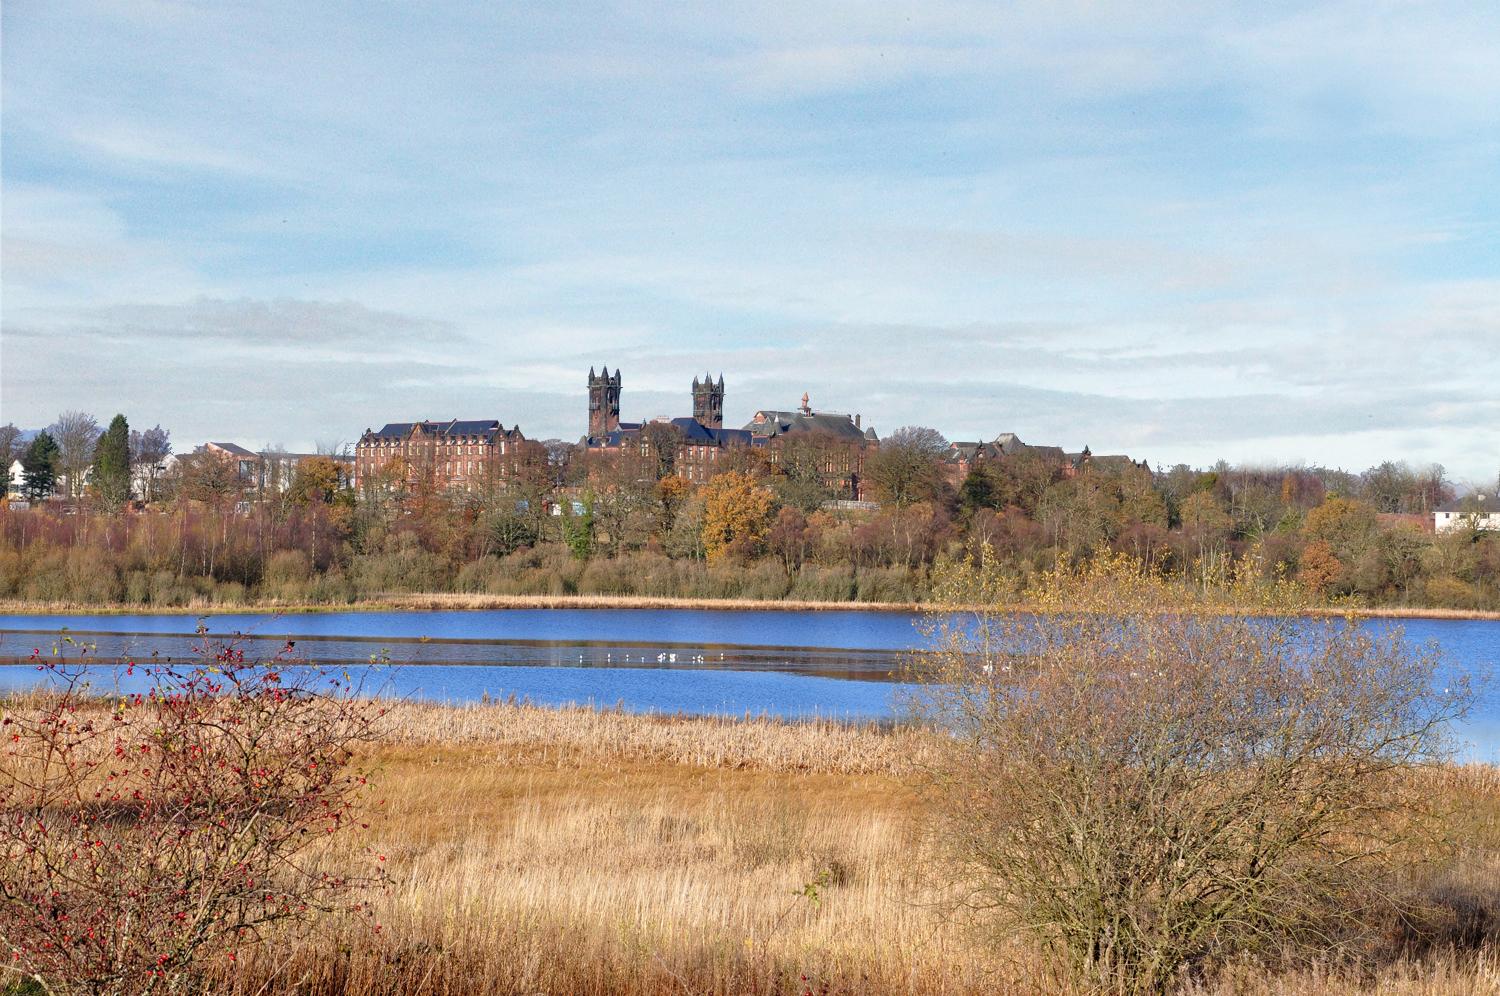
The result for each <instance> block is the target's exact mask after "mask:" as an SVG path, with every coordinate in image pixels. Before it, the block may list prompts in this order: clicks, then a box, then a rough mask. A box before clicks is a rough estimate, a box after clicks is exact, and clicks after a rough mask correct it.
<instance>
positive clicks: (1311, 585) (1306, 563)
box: [1297, 539, 1344, 596]
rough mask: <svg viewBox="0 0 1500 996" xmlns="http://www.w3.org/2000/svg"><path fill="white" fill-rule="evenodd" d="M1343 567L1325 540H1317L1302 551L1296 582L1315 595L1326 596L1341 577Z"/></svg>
mask: <svg viewBox="0 0 1500 996" xmlns="http://www.w3.org/2000/svg"><path fill="white" fill-rule="evenodd" d="M1343 574H1344V565H1343V564H1341V563H1339V558H1338V557H1336V556H1334V553H1333V547H1331V546H1329V545H1328V541H1327V540H1322V539H1317V540H1313V541H1312V542H1311V543H1309V544H1307V546H1305V547H1304V548H1303V549H1302V557H1301V560H1300V562H1299V563H1298V566H1297V580H1298V581H1300V582H1302V584H1303V585H1304V586H1305V587H1306V588H1307V589H1308V590H1309V591H1311V592H1312V593H1313V594H1315V595H1319V596H1322V595H1326V594H1328V593H1329V592H1330V591H1331V590H1333V587H1334V585H1336V584H1338V582H1339V579H1340V578H1341V577H1343Z"/></svg>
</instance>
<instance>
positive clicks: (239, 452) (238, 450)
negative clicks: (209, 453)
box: [209, 442, 260, 457]
mask: <svg viewBox="0 0 1500 996" xmlns="http://www.w3.org/2000/svg"><path fill="white" fill-rule="evenodd" d="M209 445H210V446H216V447H218V448H219V449H221V450H223V451H224V452H225V453H233V454H234V455H235V456H239V457H258V456H260V454H259V453H256V452H254V451H252V450H247V449H245V448H244V447H243V446H241V445H240V444H239V443H214V442H210V443H209Z"/></svg>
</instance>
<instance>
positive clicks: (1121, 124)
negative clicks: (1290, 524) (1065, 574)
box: [0, 0, 1500, 481]
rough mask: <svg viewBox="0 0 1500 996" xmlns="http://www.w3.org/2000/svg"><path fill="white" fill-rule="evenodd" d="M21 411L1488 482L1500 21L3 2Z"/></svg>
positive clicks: (1497, 238)
mask: <svg viewBox="0 0 1500 996" xmlns="http://www.w3.org/2000/svg"><path fill="white" fill-rule="evenodd" d="M3 18H4V21H3V29H4V35H3V49H0V68H3V86H4V90H3V124H0V128H3V135H0V138H3V143H4V144H3V171H0V172H3V177H0V178H3V206H0V210H3V219H0V220H3V250H4V261H3V263H4V268H3V271H0V291H3V301H0V389H3V390H0V420H6V421H15V422H17V423H18V424H21V425H23V426H34V425H40V424H43V423H45V422H48V421H51V420H52V418H53V417H55V415H56V413H57V412H58V411H60V410H62V409H65V408H84V409H87V410H91V411H93V412H95V413H96V414H98V415H99V416H100V417H101V418H107V417H108V416H109V415H111V414H113V412H115V411H116V410H121V411H124V412H125V413H126V414H127V415H128V416H129V417H130V418H131V419H132V422H133V423H135V424H141V423H144V424H147V425H149V424H152V423H155V422H161V423H162V424H164V425H166V426H167V427H169V428H171V429H172V430H173V434H174V439H175V440H176V442H177V444H178V446H179V448H185V447H187V446H190V445H192V444H195V443H197V442H201V441H203V440H205V439H209V438H213V439H230V440H236V441H240V442H242V443H246V444H249V445H260V444H266V443H279V444H282V445H287V446H291V447H305V446H311V445H313V444H315V443H318V442H337V441H350V440H353V439H354V438H356V437H357V436H358V434H359V433H360V432H361V431H362V430H363V429H364V428H365V427H366V426H379V425H380V424H381V423H382V422H385V421H400V420H409V419H412V418H419V417H431V418H450V417H470V418H474V417H496V418H499V419H501V420H502V421H503V422H505V423H506V424H507V425H509V424H512V423H519V424H520V425H521V427H522V430H523V431H524V432H526V433H527V434H528V435H529V436H533V437H536V438H541V437H548V436H562V437H564V438H576V437H577V436H578V435H580V434H581V433H582V432H583V429H584V420H585V419H584V416H585V410H584V409H585V399H586V395H585V391H584V377H585V375H586V373H587V370H588V368H589V366H590V365H595V366H600V365H606V364H607V365H609V366H610V367H611V368H614V367H615V366H620V367H623V369H624V381H625V393H624V409H625V415H626V417H627V418H648V417H651V416H654V415H662V414H669V415H677V414H683V413H685V412H686V411H688V410H689V404H690V402H689V399H688V385H689V384H690V382H691V380H692V378H693V376H694V375H695V374H698V373H702V372H703V371H704V370H712V371H713V372H715V373H718V372H719V371H721V370H722V371H723V373H724V375H725V380H726V386H727V403H726V408H727V411H726V416H727V418H728V420H729V421H732V422H736V423H738V422H742V421H744V420H746V419H748V417H749V416H750V414H751V413H752V412H753V411H754V410H755V409H757V408H768V407H781V408H788V407H792V406H793V405H794V404H795V403H796V401H797V399H798V398H800V396H801V394H802V392H803V391H808V392H809V393H810V394H811V395H812V399H813V402H814V405H815V406H817V407H821V408H826V409H831V410H844V411H851V412H853V411H858V412H861V413H862V414H863V416H864V419H865V422H866V424H870V423H873V424H874V425H875V426H876V428H877V429H878V430H879V431H881V432H882V433H884V432H888V431H890V430H892V429H895V428H896V427H898V426H900V425H906V424H926V425H932V426H934V427H936V428H938V429H940V430H942V431H943V432H944V433H945V434H946V435H948V436H949V437H950V438H954V439H978V438H992V437H993V436H995V435H996V434H998V433H1000V432H1005V431H1011V432H1016V433H1018V434H1019V435H1020V436H1021V437H1022V438H1023V439H1025V440H1028V441H1033V442H1038V443H1055V444H1059V445H1063V446H1066V447H1067V448H1069V449H1077V448H1080V447H1082V446H1083V445H1084V444H1088V445H1090V446H1092V447H1093V449H1094V450H1095V452H1122V451H1123V452H1129V453H1131V454H1132V455H1134V456H1137V457H1143V458H1146V459H1149V460H1151V461H1152V463H1153V464H1156V465H1160V464H1171V463H1176V462H1178V461H1185V462H1189V463H1195V464H1200V465H1204V464H1208V463H1211V462H1212V461H1214V460H1215V459H1217V458H1220V457H1223V458H1225V459H1228V460H1231V461H1234V462H1269V461H1277V462H1280V461H1293V462H1295V461H1305V462H1309V463H1325V464H1330V465H1341V466H1345V467H1350V468H1355V469H1358V468H1362V467H1364V466H1367V465H1369V464H1371V463H1373V462H1375V461H1377V460H1380V459H1385V458H1395V459H1405V460H1409V461H1412V462H1413V463H1418V464H1426V463H1430V462H1439V463H1442V464H1444V465H1445V466H1446V467H1447V468H1448V469H1449V472H1450V474H1452V475H1453V476H1454V477H1457V478H1459V479H1469V480H1473V481H1487V480H1492V479H1493V478H1494V476H1495V474H1496V472H1497V470H1500V182H1497V178H1500V6H1497V5H1495V4H1494V3H1491V2H1476V3H1472V4H1464V3H1447V4H1433V5H1428V4H1409V3H1399V4H1398V3H1382V2H1378V0H1361V2H1349V3H1329V4H1317V5H1278V4H1255V5H1245V4H1222V5H1218V4H1212V3H1180V4H1179V3H1142V4H1112V5H1107V4H1097V3H1068V2H1056V0H1054V2H1046V3H1030V4H989V3H983V4H967V3H948V2H945V0H924V2H919V3H910V4H880V3H858V4H835V3H830V4H808V3H805V2H774V3H736V4H733V5H729V4H658V3H651V4H647V3H639V4H597V5H595V4H589V5H582V4H570V3H560V2H559V3H549V4H535V5H516V4H492V3H473V4H442V3H423V4H415V3H384V4H382V3H358V4H356V3H331V2H330V3H310V2H306V0H304V2H302V3H288V4H272V3H243V4H225V3H209V2H205V3H196V2H129V0H124V2H121V0H115V2H109V3H103V2H101V3H76V2H68V0H46V2H32V0H11V2H9V3H6V4H5V5H4V13H3Z"/></svg>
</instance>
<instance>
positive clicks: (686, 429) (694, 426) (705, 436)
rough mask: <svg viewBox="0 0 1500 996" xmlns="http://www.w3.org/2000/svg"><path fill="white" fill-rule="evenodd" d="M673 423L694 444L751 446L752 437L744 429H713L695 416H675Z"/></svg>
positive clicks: (684, 438)
mask: <svg viewBox="0 0 1500 996" xmlns="http://www.w3.org/2000/svg"><path fill="white" fill-rule="evenodd" d="M672 424H673V425H675V426H676V427H677V428H678V429H679V430H680V431H681V432H682V438H683V440H684V441H685V442H688V443H690V444H692V445H694V446H749V445H750V440H751V438H752V436H751V433H748V432H746V431H745V430H744V429H712V428H710V427H708V426H706V425H704V424H703V423H702V422H699V421H698V420H697V419H695V418H674V419H672Z"/></svg>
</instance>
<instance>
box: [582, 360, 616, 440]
mask: <svg viewBox="0 0 1500 996" xmlns="http://www.w3.org/2000/svg"><path fill="white" fill-rule="evenodd" d="M619 427H620V371H619V370H618V369H616V370H615V372H614V376H610V373H609V367H605V368H604V373H603V374H597V375H596V374H595V373H594V368H593V367H589V435H590V436H591V437H603V436H607V435H609V434H610V433H611V432H614V431H615V430H616V429H618V428H619Z"/></svg>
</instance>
